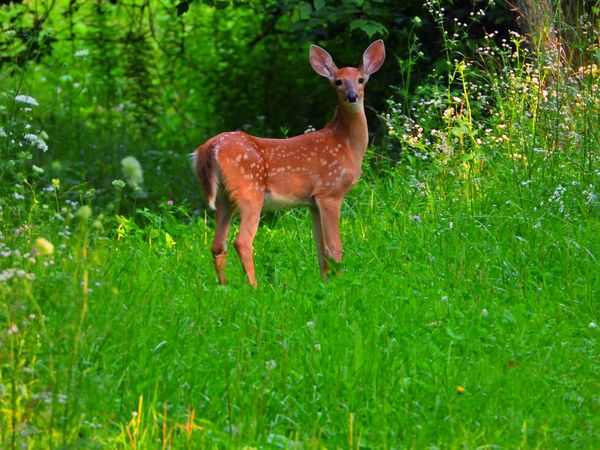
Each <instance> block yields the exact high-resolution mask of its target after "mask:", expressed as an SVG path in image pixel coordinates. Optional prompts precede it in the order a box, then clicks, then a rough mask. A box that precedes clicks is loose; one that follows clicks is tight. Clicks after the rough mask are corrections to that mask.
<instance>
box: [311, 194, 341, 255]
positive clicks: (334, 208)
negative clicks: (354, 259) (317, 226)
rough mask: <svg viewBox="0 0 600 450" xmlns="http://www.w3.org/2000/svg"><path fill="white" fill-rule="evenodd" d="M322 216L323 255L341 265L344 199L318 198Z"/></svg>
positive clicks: (317, 202) (317, 201) (316, 200)
mask: <svg viewBox="0 0 600 450" xmlns="http://www.w3.org/2000/svg"><path fill="white" fill-rule="evenodd" d="M315 202H316V204H317V207H318V208H319V215H320V216H321V230H322V232H323V253H324V256H325V257H326V258H328V259H331V260H333V261H335V262H336V263H340V261H341V260H342V240H341V238H340V208H341V206H342V199H341V198H336V197H323V198H316V199H315Z"/></svg>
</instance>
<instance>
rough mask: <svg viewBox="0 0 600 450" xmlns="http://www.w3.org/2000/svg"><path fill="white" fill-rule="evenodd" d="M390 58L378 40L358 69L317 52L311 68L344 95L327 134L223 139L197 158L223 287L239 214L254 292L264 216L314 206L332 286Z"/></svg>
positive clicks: (239, 245) (240, 245) (324, 270)
mask: <svg viewBox="0 0 600 450" xmlns="http://www.w3.org/2000/svg"><path fill="white" fill-rule="evenodd" d="M384 59H385V47H384V45H383V41H382V40H378V41H375V42H373V43H372V44H371V45H370V46H369V47H368V48H367V50H365V52H364V54H363V56H362V62H361V63H360V65H359V66H358V67H357V68H356V67H344V68H341V69H338V68H337V67H336V65H335V64H334V62H333V59H332V58H331V55H329V53H327V52H326V51H325V50H323V49H322V48H321V47H319V46H317V45H312V46H311V47H310V64H311V66H312V67H313V69H314V70H315V72H317V73H318V74H319V75H321V76H323V77H325V78H327V79H328V80H329V82H330V83H331V85H332V86H333V88H334V89H335V90H336V92H337V95H338V106H337V110H336V112H335V115H334V117H333V119H332V121H331V122H329V124H327V126H326V127H325V128H323V129H322V130H318V131H314V132H311V133H306V134H303V135H301V136H295V137H291V138H288V139H266V138H260V137H256V136H251V135H249V134H247V133H244V132H242V131H234V132H229V133H222V134H219V135H217V136H215V137H213V138H211V139H209V140H208V141H207V142H205V143H204V144H202V145H201V146H200V147H198V149H197V150H196V151H195V152H194V153H192V164H193V167H194V169H195V172H196V174H197V175H198V178H199V179H200V182H201V184H202V188H203V190H204V194H205V196H206V198H207V200H208V204H209V207H210V208H211V209H215V210H216V229H215V238H214V241H213V243H212V253H213V257H214V264H215V269H216V272H217V278H218V280H219V283H220V284H225V258H226V253H227V244H226V241H227V234H228V232H229V226H230V223H231V216H232V214H233V213H234V212H235V211H236V210H238V211H239V213H240V228H239V233H238V235H237V237H236V239H235V243H234V245H235V248H236V250H237V252H238V254H239V257H240V259H241V261H242V266H243V268H244V271H245V273H246V276H247V277H248V282H249V283H250V285H252V286H253V287H256V286H257V283H256V277H255V274H254V260H253V241H254V236H255V235H256V231H257V229H258V223H259V219H260V213H261V211H262V210H263V209H265V210H276V209H282V208H291V207H295V206H308V207H309V209H310V211H311V214H312V222H313V232H314V237H315V240H316V244H317V255H318V259H319V266H320V269H321V275H322V276H323V278H324V279H327V274H328V272H329V265H330V261H331V260H333V261H335V262H336V263H339V262H340V261H341V258H342V243H341V240H340V230H339V221H340V208H341V205H342V201H343V198H344V195H345V194H346V192H348V191H349V190H350V188H352V187H353V186H354V185H355V184H356V183H357V182H358V180H359V178H360V175H361V165H362V160H363V156H364V154H365V151H366V149H367V145H368V143H369V135H368V129H367V120H366V118H365V111H364V104H363V100H364V88H365V84H366V83H367V81H368V79H369V76H370V75H371V74H372V73H374V72H376V71H377V70H379V68H380V67H381V65H382V64H383V61H384Z"/></svg>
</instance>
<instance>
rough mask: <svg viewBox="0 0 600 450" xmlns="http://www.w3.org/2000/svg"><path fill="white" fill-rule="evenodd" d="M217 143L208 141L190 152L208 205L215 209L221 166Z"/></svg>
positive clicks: (193, 166)
mask: <svg viewBox="0 0 600 450" xmlns="http://www.w3.org/2000/svg"><path fill="white" fill-rule="evenodd" d="M216 150H217V148H216V144H214V143H213V142H211V141H208V142H207V143H205V144H204V145H201V146H200V147H198V149H197V150H196V151H194V152H193V153H191V154H190V158H191V160H192V168H193V169H194V172H196V175H197V176H198V178H199V179H200V182H201V184H202V190H203V191H204V196H205V197H206V200H207V201H208V207H209V208H210V209H212V210H215V209H216V207H215V201H216V200H217V191H218V188H219V168H218V164H217V161H216Z"/></svg>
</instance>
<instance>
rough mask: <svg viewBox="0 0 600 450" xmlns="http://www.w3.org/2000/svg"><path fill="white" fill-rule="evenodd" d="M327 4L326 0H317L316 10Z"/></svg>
mask: <svg viewBox="0 0 600 450" xmlns="http://www.w3.org/2000/svg"><path fill="white" fill-rule="evenodd" d="M324 6H325V0H315V11H318V10H320V9H321V8H323V7H324Z"/></svg>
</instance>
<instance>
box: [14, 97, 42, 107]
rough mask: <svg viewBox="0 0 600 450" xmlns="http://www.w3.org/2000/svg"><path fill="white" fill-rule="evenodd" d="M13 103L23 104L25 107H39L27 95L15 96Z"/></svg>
mask: <svg viewBox="0 0 600 450" xmlns="http://www.w3.org/2000/svg"><path fill="white" fill-rule="evenodd" d="M15 101H17V102H19V103H25V104H26V105H33V106H39V103H38V102H37V100H36V99H35V98H33V97H31V96H29V95H17V96H16V97H15Z"/></svg>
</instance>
